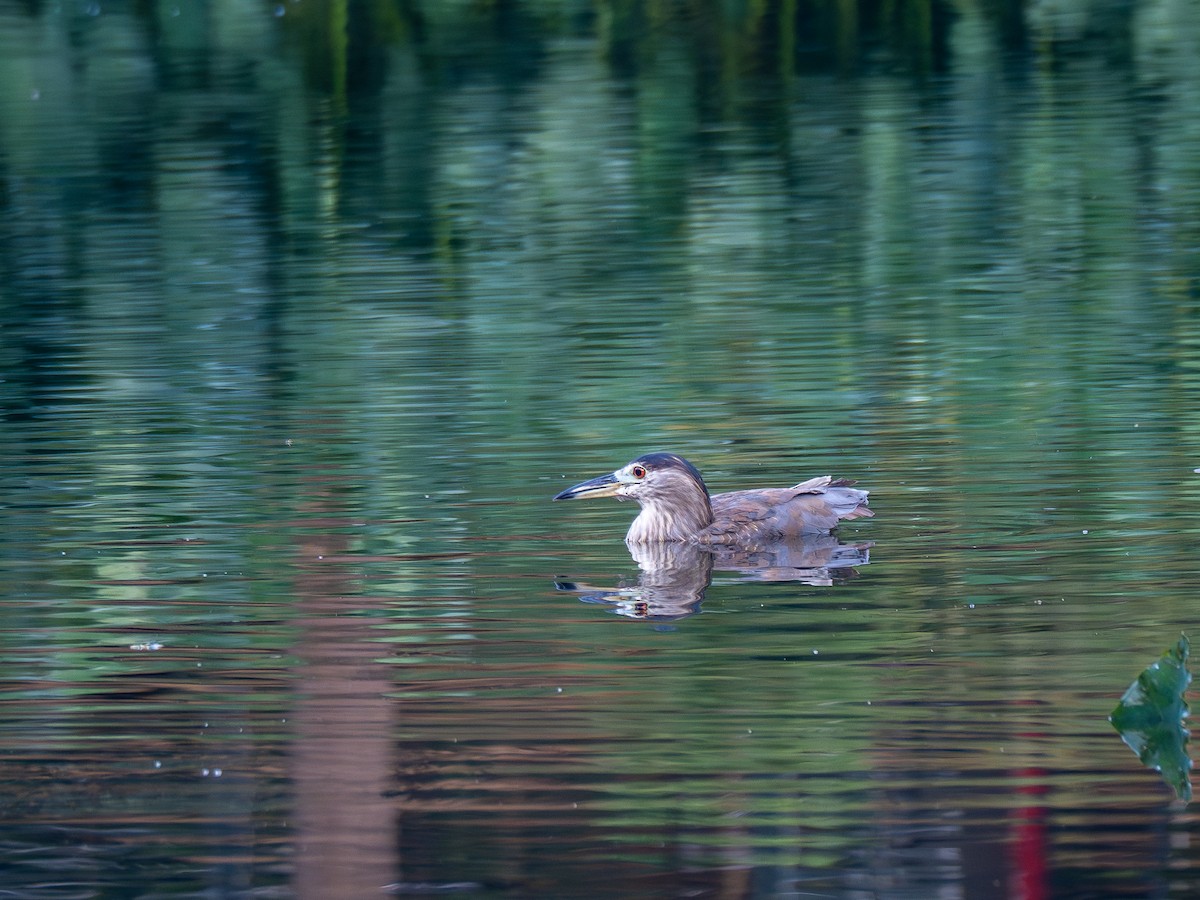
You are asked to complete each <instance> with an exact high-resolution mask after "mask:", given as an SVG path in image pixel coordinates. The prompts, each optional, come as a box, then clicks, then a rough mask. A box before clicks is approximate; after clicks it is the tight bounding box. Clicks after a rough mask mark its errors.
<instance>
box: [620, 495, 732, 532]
mask: <svg viewBox="0 0 1200 900" xmlns="http://www.w3.org/2000/svg"><path fill="white" fill-rule="evenodd" d="M637 500H638V502H639V503H640V504H641V505H642V509H641V512H639V513H638V516H637V518H636V519H634V520H633V524H632V525H630V526H629V533H628V534H626V535H625V542H626V543H629V544H647V543H651V542H656V541H688V540H691V539H692V538H693V537H695V536H696V535H697V534H698V533H699V532H701V531H703V530H704V529H705V528H707V527H708V526H709V525H711V524H712V523H713V512H712V504H711V503H709V501H708V495H707V494H706V493H704V492H703V491H700V490H696V491H687V492H684V493H680V494H677V495H675V496H672V497H671V499H670V502H662V501H661V500H660V499H659V498H656V497H644V498H643V497H639V498H637Z"/></svg>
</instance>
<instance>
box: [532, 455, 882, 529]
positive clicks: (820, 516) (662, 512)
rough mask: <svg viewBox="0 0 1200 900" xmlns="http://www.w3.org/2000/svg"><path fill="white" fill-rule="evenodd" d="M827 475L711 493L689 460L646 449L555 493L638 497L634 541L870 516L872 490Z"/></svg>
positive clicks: (824, 524) (815, 525) (812, 525)
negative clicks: (778, 485)
mask: <svg viewBox="0 0 1200 900" xmlns="http://www.w3.org/2000/svg"><path fill="white" fill-rule="evenodd" d="M852 484H854V482H853V481H846V480H845V479H836V480H835V479H833V478H831V477H830V476H828V475H823V476H821V477H819V478H810V479H809V480H808V481H802V482H801V483H800V484H797V485H795V486H793V487H790V488H763V489H760V490H751V491H731V492H730V493H727V494H716V495H713V496H710V495H709V493H708V488H707V487H706V486H705V484H704V479H703V478H701V477H700V473H699V472H698V471H697V470H696V467H695V466H693V465H692V464H691V463H690V462H688V461H687V460H686V459H684V458H683V457H682V456H677V455H675V454H674V453H647V454H646V455H645V456H639V457H638V458H637V459H635V460H634V461H633V462H631V463H629V464H628V465H625V466H624V467H622V468H620V469H617V471H615V472H613V473H612V474H610V475H601V476H600V477H599V478H593V479H591V480H590V481H584V482H582V483H581V484H577V485H575V486H574V487H572V488H568V489H567V490H565V491H563V492H562V493H561V494H559V495H558V496H556V497H555V498H554V499H555V500H574V499H577V498H581V497H616V498H617V499H618V500H626V499H633V500H636V501H637V502H638V503H639V504H641V507H642V509H641V512H639V513H638V516H637V518H636V519H634V520H633V524H632V525H631V526H629V533H628V534H626V535H625V540H626V542H627V543H629V544H646V543H653V542H666V541H675V542H684V541H686V542H694V543H697V544H704V545H715V546H721V545H726V546H728V545H733V546H739V547H753V546H757V545H759V544H762V543H771V542H775V541H779V540H786V539H788V538H794V537H798V536H800V535H811V534H826V533H828V532H829V530H830V529H831V528H834V527H836V526H837V524H838V522H839V521H840V520H841V519H857V518H861V517H864V516H873V515H874V513H873V512H872V511H871V510H870V509H869V508H868V507H867V492H866V491H859V490H855V489H854V488H852V487H850V485H852Z"/></svg>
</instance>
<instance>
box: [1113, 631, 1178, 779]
mask: <svg viewBox="0 0 1200 900" xmlns="http://www.w3.org/2000/svg"><path fill="white" fill-rule="evenodd" d="M1189 650H1190V646H1189V644H1188V639H1187V635H1183V634H1181V635H1180V636H1179V641H1178V643H1176V644H1175V646H1174V647H1172V648H1171V649H1169V650H1168V651H1167V652H1166V653H1164V654H1163V655H1162V657H1161V658H1159V659H1158V661H1156V662H1155V663H1153V664H1152V665H1150V666H1148V667H1147V668H1145V669H1143V670H1142V672H1141V674H1140V675H1138V677H1137V680H1136V681H1134V683H1133V684H1131V685H1130V686H1129V689H1128V690H1127V691H1125V695H1124V696H1123V697H1121V702H1120V703H1118V704H1117V708H1116V709H1114V710H1113V713H1112V715H1111V716H1109V721H1110V722H1112V724H1113V727H1114V728H1116V729H1117V731H1118V732H1119V733H1120V735H1121V740H1123V741H1124V742H1125V743H1126V744H1128V745H1129V747H1130V749H1132V750H1133V752H1134V753H1136V754H1137V755H1138V759H1140V760H1141V761H1142V763H1143V764H1144V765H1146V766H1148V767H1149V768H1152V769H1154V770H1156V771H1158V772H1160V773H1161V774H1162V777H1163V780H1164V781H1166V782H1167V784H1169V785H1170V786H1171V787H1172V788H1174V789H1175V794H1176V795H1177V796H1178V797H1179V799H1180V800H1183V801H1184V802H1187V801H1190V800H1191V799H1192V781H1191V769H1192V760H1191V758H1190V757H1189V756H1188V750H1187V744H1188V730H1187V729H1186V728H1185V727H1184V725H1183V722H1184V720H1185V719H1186V718H1187V715H1188V705H1187V700H1186V699H1185V698H1184V694H1185V693H1186V691H1187V686H1188V684H1190V683H1191V680H1192V676H1191V673H1190V672H1188V669H1187V658H1188V651H1189Z"/></svg>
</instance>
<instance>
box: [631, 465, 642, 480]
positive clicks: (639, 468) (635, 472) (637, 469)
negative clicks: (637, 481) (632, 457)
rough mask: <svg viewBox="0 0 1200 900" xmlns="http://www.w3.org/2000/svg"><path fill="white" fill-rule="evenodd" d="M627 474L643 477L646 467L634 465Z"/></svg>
mask: <svg viewBox="0 0 1200 900" xmlns="http://www.w3.org/2000/svg"><path fill="white" fill-rule="evenodd" d="M629 474H630V475H632V476H633V477H634V478H645V477H646V468H645V467H644V466H634V467H633V468H632V469H630V470H629Z"/></svg>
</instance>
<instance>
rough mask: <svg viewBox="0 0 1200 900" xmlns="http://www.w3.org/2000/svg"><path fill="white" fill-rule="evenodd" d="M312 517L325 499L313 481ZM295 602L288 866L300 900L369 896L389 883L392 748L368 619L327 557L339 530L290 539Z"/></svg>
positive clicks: (352, 586)
mask: <svg viewBox="0 0 1200 900" xmlns="http://www.w3.org/2000/svg"><path fill="white" fill-rule="evenodd" d="M313 491H314V493H315V494H316V495H317V496H316V497H315V504H314V505H315V506H316V507H318V509H316V510H314V512H316V514H317V515H320V516H328V515H329V514H330V513H331V512H333V513H335V514H336V512H337V510H331V509H330V505H331V500H332V498H331V495H330V494H328V493H325V492H324V491H323V488H322V486H321V485H319V484H318V485H316V486H314V489H313ZM299 546H300V559H299V560H298V563H297V569H298V571H299V572H300V575H299V578H298V581H297V584H296V601H297V603H298V604H299V606H300V608H301V609H302V610H303V611H304V617H303V618H302V619H301V620H300V622H299V625H300V633H299V635H298V638H297V642H296V646H295V648H294V652H295V654H296V655H297V656H298V657H299V658H300V660H301V665H300V668H299V669H298V673H299V678H298V680H297V684H296V688H297V690H296V694H297V696H296V702H295V705H294V706H293V713H292V721H291V725H292V728H293V732H294V735H295V737H294V740H293V748H294V749H293V752H292V783H293V791H294V798H295V800H294V804H295V805H294V809H295V820H294V825H295V828H294V831H295V835H296V838H295V853H296V858H295V871H294V876H293V887H294V889H295V894H296V896H297V897H298V898H301V900H305V898H313V900H328V898H331V897H372V896H378V895H379V894H380V889H381V888H382V887H383V886H384V885H386V884H388V883H390V882H392V881H394V880H395V876H396V872H397V870H398V868H399V867H398V865H397V864H396V863H395V861H394V860H393V855H394V853H395V847H396V844H395V835H394V822H393V819H392V811H391V808H390V807H389V806H388V804H387V803H386V802H385V800H384V797H383V794H384V791H385V790H386V788H387V786H388V785H389V783H390V776H391V772H392V763H393V760H392V748H391V728H390V727H389V726H390V718H389V717H390V713H391V709H390V707H389V704H388V701H387V700H386V696H385V695H386V692H387V691H388V689H389V687H390V682H389V681H388V680H387V678H386V674H387V673H386V671H385V670H384V668H383V667H382V666H381V665H379V664H378V663H376V662H375V661H374V660H375V657H376V656H377V655H378V653H379V645H378V644H377V643H375V642H373V641H372V640H371V638H372V633H371V630H370V623H371V622H372V621H373V620H372V619H370V618H363V617H361V616H358V615H347V614H348V613H357V612H359V611H360V609H361V603H362V600H361V598H360V597H359V594H358V584H357V583H356V582H355V580H354V575H353V574H352V572H350V571H347V569H346V568H345V567H344V566H341V565H339V564H338V563H337V562H334V561H332V560H334V559H336V558H337V557H339V556H341V555H342V554H343V553H344V552H345V549H346V538H345V536H344V535H343V534H339V533H333V532H326V533H322V532H321V531H319V530H316V529H314V531H313V533H311V534H307V535H305V536H303V537H302V538H301V539H300V541H299Z"/></svg>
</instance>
